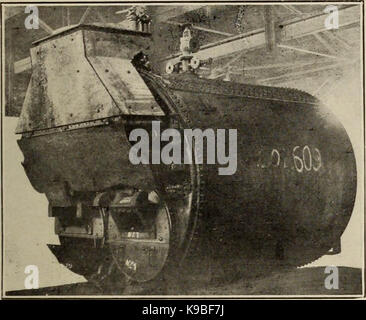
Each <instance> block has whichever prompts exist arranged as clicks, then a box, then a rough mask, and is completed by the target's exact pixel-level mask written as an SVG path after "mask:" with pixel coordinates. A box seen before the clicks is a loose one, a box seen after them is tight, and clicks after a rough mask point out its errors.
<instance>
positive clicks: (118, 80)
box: [17, 25, 356, 282]
mask: <svg viewBox="0 0 366 320" xmlns="http://www.w3.org/2000/svg"><path fill="white" fill-rule="evenodd" d="M151 46H152V44H151V43H150V40H149V36H148V34H146V33H143V32H133V31H127V30H122V29H119V28H112V27H110V26H109V27H108V26H98V25H92V26H90V25H86V26H76V27H73V28H70V29H68V30H64V31H63V32H61V33H59V34H56V35H53V36H51V37H49V38H47V39H44V40H42V41H40V42H38V43H36V44H35V45H34V47H33V48H32V49H31V58H32V68H33V75H32V80H31V84H30V86H29V88H28V91H27V95H26V98H25V102H24V106H23V110H22V114H21V117H20V120H19V124H18V128H17V132H18V133H19V134H22V138H21V139H20V140H19V141H18V142H19V146H20V148H21V149H22V151H23V153H24V159H25V160H24V163H23V165H24V168H25V171H26V173H27V175H28V177H29V180H30V181H31V183H32V185H33V187H34V188H35V189H36V190H37V191H38V192H42V193H45V194H46V196H47V198H48V200H49V203H50V209H49V215H50V216H53V217H56V233H57V234H58V235H59V237H60V241H61V245H60V246H50V248H51V250H52V251H53V252H54V253H55V255H56V257H57V258H58V259H59V261H60V262H61V263H64V264H67V265H69V266H71V267H70V268H71V270H73V271H75V272H77V273H80V274H82V275H84V276H86V277H87V278H88V277H89V278H91V277H93V276H94V275H95V273H96V271H97V269H98V270H99V271H98V272H99V274H100V270H101V268H100V266H103V268H104V269H105V270H106V271H105V273H104V276H105V275H106V274H107V275H111V273H114V274H115V273H117V274H122V275H124V276H125V277H127V278H130V279H132V280H134V281H137V282H146V281H149V280H152V279H154V278H156V277H158V276H159V275H161V274H163V273H164V272H167V273H168V272H170V271H172V270H174V272H176V274H179V273H180V272H181V271H182V270H183V271H187V273H189V272H190V270H193V269H198V270H199V269H200V268H201V271H202V272H203V271H204V269H206V270H207V266H213V265H218V266H220V267H219V269H220V268H221V269H222V270H228V269H225V268H226V267H227V266H229V267H230V268H231V272H239V271H238V270H237V269H240V268H241V271H243V272H244V273H245V272H246V271H247V272H249V267H250V266H253V268H260V266H263V268H272V267H273V266H275V265H278V264H281V265H285V266H299V265H303V264H306V263H309V262H311V261H313V260H314V259H317V258H319V257H320V256H322V255H323V254H325V253H327V251H329V250H330V249H331V248H334V247H335V246H336V245H337V244H338V243H339V241H340V240H339V239H340V237H341V235H342V233H343V231H344V230H345V228H346V226H347V223H348V221H349V219H350V216H351V214H352V210H353V205H354V200H355V194H356V163H355V157H354V152H353V149H352V145H351V142H350V140H349V138H348V135H347V133H346V131H345V129H344V128H343V127H342V125H341V123H340V122H339V121H338V120H337V119H336V118H335V117H334V116H333V115H332V113H331V112H330V111H329V110H328V109H327V108H326V107H325V106H324V105H322V103H321V102H320V101H318V100H317V99H316V98H314V97H313V96H311V95H309V94H307V93H304V92H300V91H298V90H295V89H286V88H274V87H264V86H257V85H246V84H238V83H232V82H223V81H218V80H205V79H200V78H198V77H197V76H195V75H192V74H178V75H169V76H163V77H161V76H158V75H156V74H155V73H154V72H152V71H151V70H149V68H147V67H146V56H144V54H143V53H144V52H145V53H146V52H149V51H150V50H151ZM152 121H160V122H161V127H162V129H164V128H175V129H177V130H181V131H182V130H184V129H196V128H199V129H202V130H205V129H208V128H212V129H214V130H216V129H237V170H236V172H235V173H234V174H232V175H219V174H218V167H222V165H205V164H197V163H193V164H183V165H163V164H151V165H133V164H131V163H130V161H129V157H128V154H129V150H130V147H131V142H130V141H129V140H128V136H129V133H130V132H131V131H132V130H133V129H135V128H145V129H146V130H148V131H150V134H151V123H152ZM226 142H227V140H226ZM204 152H205V150H204ZM91 248H94V249H95V250H91ZM91 251H93V253H91ZM81 252H88V257H89V256H90V255H92V257H90V259H91V260H90V261H93V264H90V263H89V264H88V263H86V262H85V261H81V259H80V254H81ZM233 260H235V261H236V266H237V268H236V269H235V268H232V266H233V265H232V263H231V262H230V261H233ZM88 261H89V260H88ZM225 266H226V267H225ZM241 266H242V267H241ZM243 266H245V268H244V267H243ZM113 268H114V269H115V271H113V272H112V271H111V270H112V269H113ZM234 270H236V271H234ZM224 273H225V271H224ZM104 276H103V277H101V278H100V279H102V281H103V279H105V277H104Z"/></svg>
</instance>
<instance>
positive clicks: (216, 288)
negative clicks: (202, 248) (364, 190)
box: [6, 267, 362, 296]
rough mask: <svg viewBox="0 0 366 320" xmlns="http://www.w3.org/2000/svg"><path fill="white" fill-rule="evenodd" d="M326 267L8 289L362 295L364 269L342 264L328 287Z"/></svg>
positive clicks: (35, 292) (56, 292)
mask: <svg viewBox="0 0 366 320" xmlns="http://www.w3.org/2000/svg"><path fill="white" fill-rule="evenodd" d="M324 271H325V268H324V267H312V268H301V269H295V270H288V271H279V272H275V273H272V274H270V275H268V276H266V277H263V276H260V277H257V276H254V277H253V276H252V277H250V278H241V279H237V280H235V281H232V282H229V283H225V284H222V282H221V283H219V282H217V283H214V282H211V283H209V284H207V283H206V284H204V283H202V282H199V281H198V282H192V284H191V285H187V282H186V283H185V284H184V287H182V283H178V282H177V281H174V280H170V281H168V283H155V284H152V285H150V286H147V287H146V286H145V288H143V287H142V286H137V287H136V286H134V287H133V289H131V288H129V287H128V286H127V287H117V286H116V287H114V288H110V290H109V291H108V292H106V291H102V290H101V289H99V288H98V287H96V286H95V285H93V284H91V283H87V282H84V283H74V284H70V285H62V286H55V287H46V288H40V289H34V290H18V291H8V292H7V293H6V295H7V296H44V295H48V296H55V295H61V296H84V295H93V296H94V295H101V296H102V295H114V296H115V295H123V296H126V295H159V296H161V295H199V296H202V295H205V296H207V295H208V296H213V295H220V296H221V295H224V296H248V295H258V296H265V295H271V296H272V295H274V296H277V295H281V296H282V295H284V296H293V295H296V296H303V295H315V296H323V295H352V296H356V295H361V294H362V271H361V269H358V268H349V267H338V272H339V285H338V289H326V288H325V284H324V282H325V279H326V277H327V276H328V275H329V274H326V273H325V272H324Z"/></svg>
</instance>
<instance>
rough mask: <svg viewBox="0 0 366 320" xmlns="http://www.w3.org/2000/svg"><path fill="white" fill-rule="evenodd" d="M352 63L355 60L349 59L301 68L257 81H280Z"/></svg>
mask: <svg viewBox="0 0 366 320" xmlns="http://www.w3.org/2000/svg"><path fill="white" fill-rule="evenodd" d="M353 63H355V61H350V62H348V63H337V64H331V65H326V66H321V67H318V68H313V69H307V70H302V71H296V72H292V73H287V74H284V75H280V76H274V77H269V78H265V79H260V80H258V82H259V83H266V82H271V81H282V80H284V79H286V80H287V79H290V78H291V79H293V78H294V77H300V76H303V75H307V74H311V73H316V72H321V71H326V70H332V69H336V68H340V67H342V68H344V67H346V66H349V65H352V64H353Z"/></svg>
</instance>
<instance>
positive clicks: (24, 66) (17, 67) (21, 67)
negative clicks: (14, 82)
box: [14, 57, 32, 73]
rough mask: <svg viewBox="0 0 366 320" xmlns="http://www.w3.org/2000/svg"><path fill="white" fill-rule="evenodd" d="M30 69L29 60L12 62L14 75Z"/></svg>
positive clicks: (30, 63)
mask: <svg viewBox="0 0 366 320" xmlns="http://www.w3.org/2000/svg"><path fill="white" fill-rule="evenodd" d="M31 67H32V62H31V58H30V57H28V58H25V59H22V60H18V61H16V62H14V73H21V72H23V71H26V70H29V69H30V68H31Z"/></svg>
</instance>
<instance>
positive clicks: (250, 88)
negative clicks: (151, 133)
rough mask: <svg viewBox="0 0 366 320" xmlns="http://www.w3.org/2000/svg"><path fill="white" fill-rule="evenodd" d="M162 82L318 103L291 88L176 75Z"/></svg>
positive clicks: (201, 90)
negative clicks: (187, 77) (184, 77)
mask: <svg viewBox="0 0 366 320" xmlns="http://www.w3.org/2000/svg"><path fill="white" fill-rule="evenodd" d="M164 83H165V84H166V85H167V87H168V88H170V89H173V90H180V91H192V92H199V93H206V94H215V95H229V96H236V97H243V98H253V99H261V100H272V101H283V102H297V103H307V104H319V100H318V99H316V98H315V97H313V96H311V95H309V94H307V93H306V92H303V91H300V90H297V89H292V88H281V87H266V86H260V85H249V84H240V83H233V82H225V81H220V82H219V81H213V80H204V79H200V80H199V81H197V80H196V79H194V78H192V79H189V80H184V79H182V80H180V79H179V78H178V77H174V78H173V77H169V78H165V79H164Z"/></svg>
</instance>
